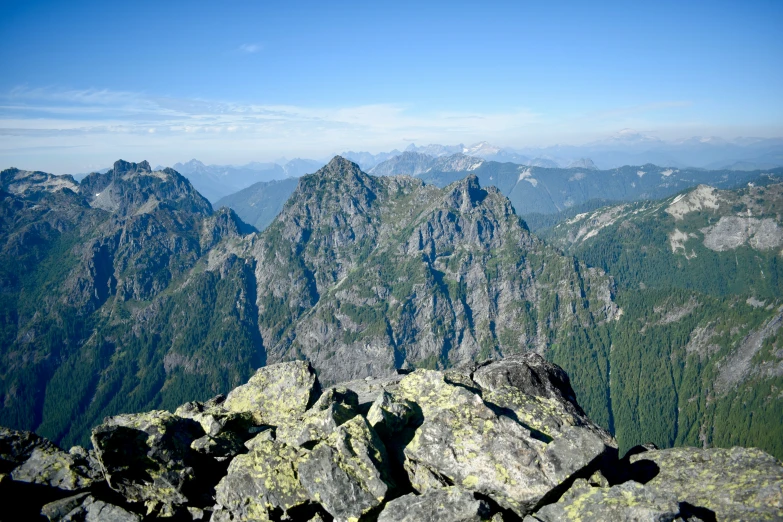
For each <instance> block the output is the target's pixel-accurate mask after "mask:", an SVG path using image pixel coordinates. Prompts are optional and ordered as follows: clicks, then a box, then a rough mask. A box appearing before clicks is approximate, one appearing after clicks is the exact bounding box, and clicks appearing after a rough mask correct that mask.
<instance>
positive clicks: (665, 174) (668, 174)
mask: <svg viewBox="0 0 783 522" xmlns="http://www.w3.org/2000/svg"><path fill="white" fill-rule="evenodd" d="M675 172H679V171H678V170H674V169H666V170H664V171H663V172H661V176H663V177H664V178H668V177H669V176H671V175H672V174H674V173H675Z"/></svg>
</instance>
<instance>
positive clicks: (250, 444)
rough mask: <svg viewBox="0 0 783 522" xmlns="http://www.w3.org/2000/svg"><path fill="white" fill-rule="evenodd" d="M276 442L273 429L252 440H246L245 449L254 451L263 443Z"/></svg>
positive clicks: (259, 434)
mask: <svg viewBox="0 0 783 522" xmlns="http://www.w3.org/2000/svg"><path fill="white" fill-rule="evenodd" d="M274 440H275V432H274V430H273V429H271V428H269V429H266V430H263V431H261V432H259V433H258V434H256V435H255V436H254V437H253V438H252V439H250V440H246V441H245V447H246V448H247V449H248V450H249V451H253V450H254V449H255V448H256V445H257V444H259V443H262V442H268V441H274Z"/></svg>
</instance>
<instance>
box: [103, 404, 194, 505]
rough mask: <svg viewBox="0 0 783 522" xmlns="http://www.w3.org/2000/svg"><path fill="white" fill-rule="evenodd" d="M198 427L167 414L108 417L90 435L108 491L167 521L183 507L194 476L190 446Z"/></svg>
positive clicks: (158, 412) (149, 413) (188, 421)
mask: <svg viewBox="0 0 783 522" xmlns="http://www.w3.org/2000/svg"><path fill="white" fill-rule="evenodd" d="M203 435H204V430H203V429H202V428H201V426H200V425H199V424H198V423H197V422H195V421H193V420H191V419H183V418H181V417H178V416H176V415H172V414H171V413H169V412H167V411H151V412H147V413H138V414H130V415H117V416H116V417H109V418H107V419H106V421H105V422H104V423H103V424H101V425H100V426H98V427H96V428H95V429H94V430H93V432H92V444H93V446H94V447H95V453H96V456H97V457H98V459H99V461H100V463H101V467H102V468H103V470H104V473H105V475H106V480H107V482H108V484H109V486H110V487H111V488H112V489H114V490H115V491H117V492H119V493H120V494H122V495H123V496H124V497H125V498H126V499H128V500H130V501H133V502H144V503H145V505H146V506H147V510H148V512H158V513H159V514H161V515H171V514H173V513H174V512H175V510H176V506H179V505H183V504H185V503H186V502H188V497H187V496H186V495H185V493H184V489H185V487H186V486H187V485H188V484H189V483H191V482H193V481H194V478H195V473H194V470H193V468H192V464H191V459H192V455H193V451H192V449H191V447H190V445H191V444H192V443H193V441H194V440H195V439H197V438H199V437H201V436H203Z"/></svg>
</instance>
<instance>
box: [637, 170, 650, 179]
mask: <svg viewBox="0 0 783 522" xmlns="http://www.w3.org/2000/svg"><path fill="white" fill-rule="evenodd" d="M645 174H647V173H646V172H645V171H643V170H637V171H636V175H637V176H639V177H640V178H643V177H644V175H645Z"/></svg>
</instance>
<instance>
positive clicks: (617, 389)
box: [546, 175, 783, 456]
mask: <svg viewBox="0 0 783 522" xmlns="http://www.w3.org/2000/svg"><path fill="white" fill-rule="evenodd" d="M781 215H783V185H782V184H781V183H780V182H779V178H777V177H775V176H771V175H770V176H763V177H761V178H759V179H757V180H755V182H753V183H750V184H749V185H747V186H745V187H743V188H741V189H737V190H718V189H716V188H714V187H711V186H707V185H700V186H698V187H696V188H694V189H691V190H688V191H685V192H683V193H681V194H678V195H676V196H672V197H670V198H667V199H664V200H658V201H648V202H640V203H633V204H625V205H616V206H612V207H605V208H601V209H598V210H595V211H591V212H586V213H583V214H580V215H577V216H575V217H573V218H571V219H569V220H567V221H565V222H563V223H561V224H559V225H557V226H556V227H554V228H552V229H550V230H549V231H548V233H547V234H546V237H547V239H548V240H549V241H551V242H552V243H554V244H556V245H558V246H560V247H561V248H563V249H564V250H566V251H567V252H569V253H571V254H573V255H575V256H577V257H579V258H580V259H584V260H585V261H586V262H587V263H589V264H591V265H593V266H599V267H601V268H603V269H604V270H606V271H607V272H608V273H609V274H610V275H612V276H613V278H614V280H615V281H616V282H617V287H618V290H617V296H616V301H617V303H618V304H619V305H620V306H621V307H622V308H623V310H624V312H625V313H624V315H623V316H622V318H621V319H620V320H619V321H617V322H616V323H615V324H614V328H613V329H612V332H610V333H611V337H612V351H611V353H609V354H606V356H605V361H606V363H605V364H607V365H609V366H610V367H611V370H612V371H611V379H610V381H609V383H608V384H609V388H610V391H611V399H612V411H613V417H614V420H615V426H616V430H615V433H616V434H617V437H618V440H620V441H621V445H624V446H623V447H628V445H633V444H635V443H639V442H642V441H645V440H652V441H654V442H655V443H657V444H659V445H661V446H664V445H665V446H668V445H672V444H692V445H696V444H702V445H705V446H711V445H721V446H726V445H729V444H747V445H756V446H759V447H763V448H764V449H765V450H767V451H770V452H772V453H773V454H775V455H777V456H780V455H783V443H781V442H780V441H781V436H780V435H781V434H780V415H781V411H783V396H782V395H781V393H780V390H781V389H783V329H781V328H780V325H781V317H782V314H783V309H782V308H781V306H783V300H782V299H781V296H783V263H781V255H783V221H781ZM652 376H654V377H652ZM642 386H645V387H646V389H645V393H643V394H642V393H640V392H639V388H640V387H642ZM653 418H655V419H658V421H657V426H658V428H657V429H652V426H653V423H652V419H653Z"/></svg>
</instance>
